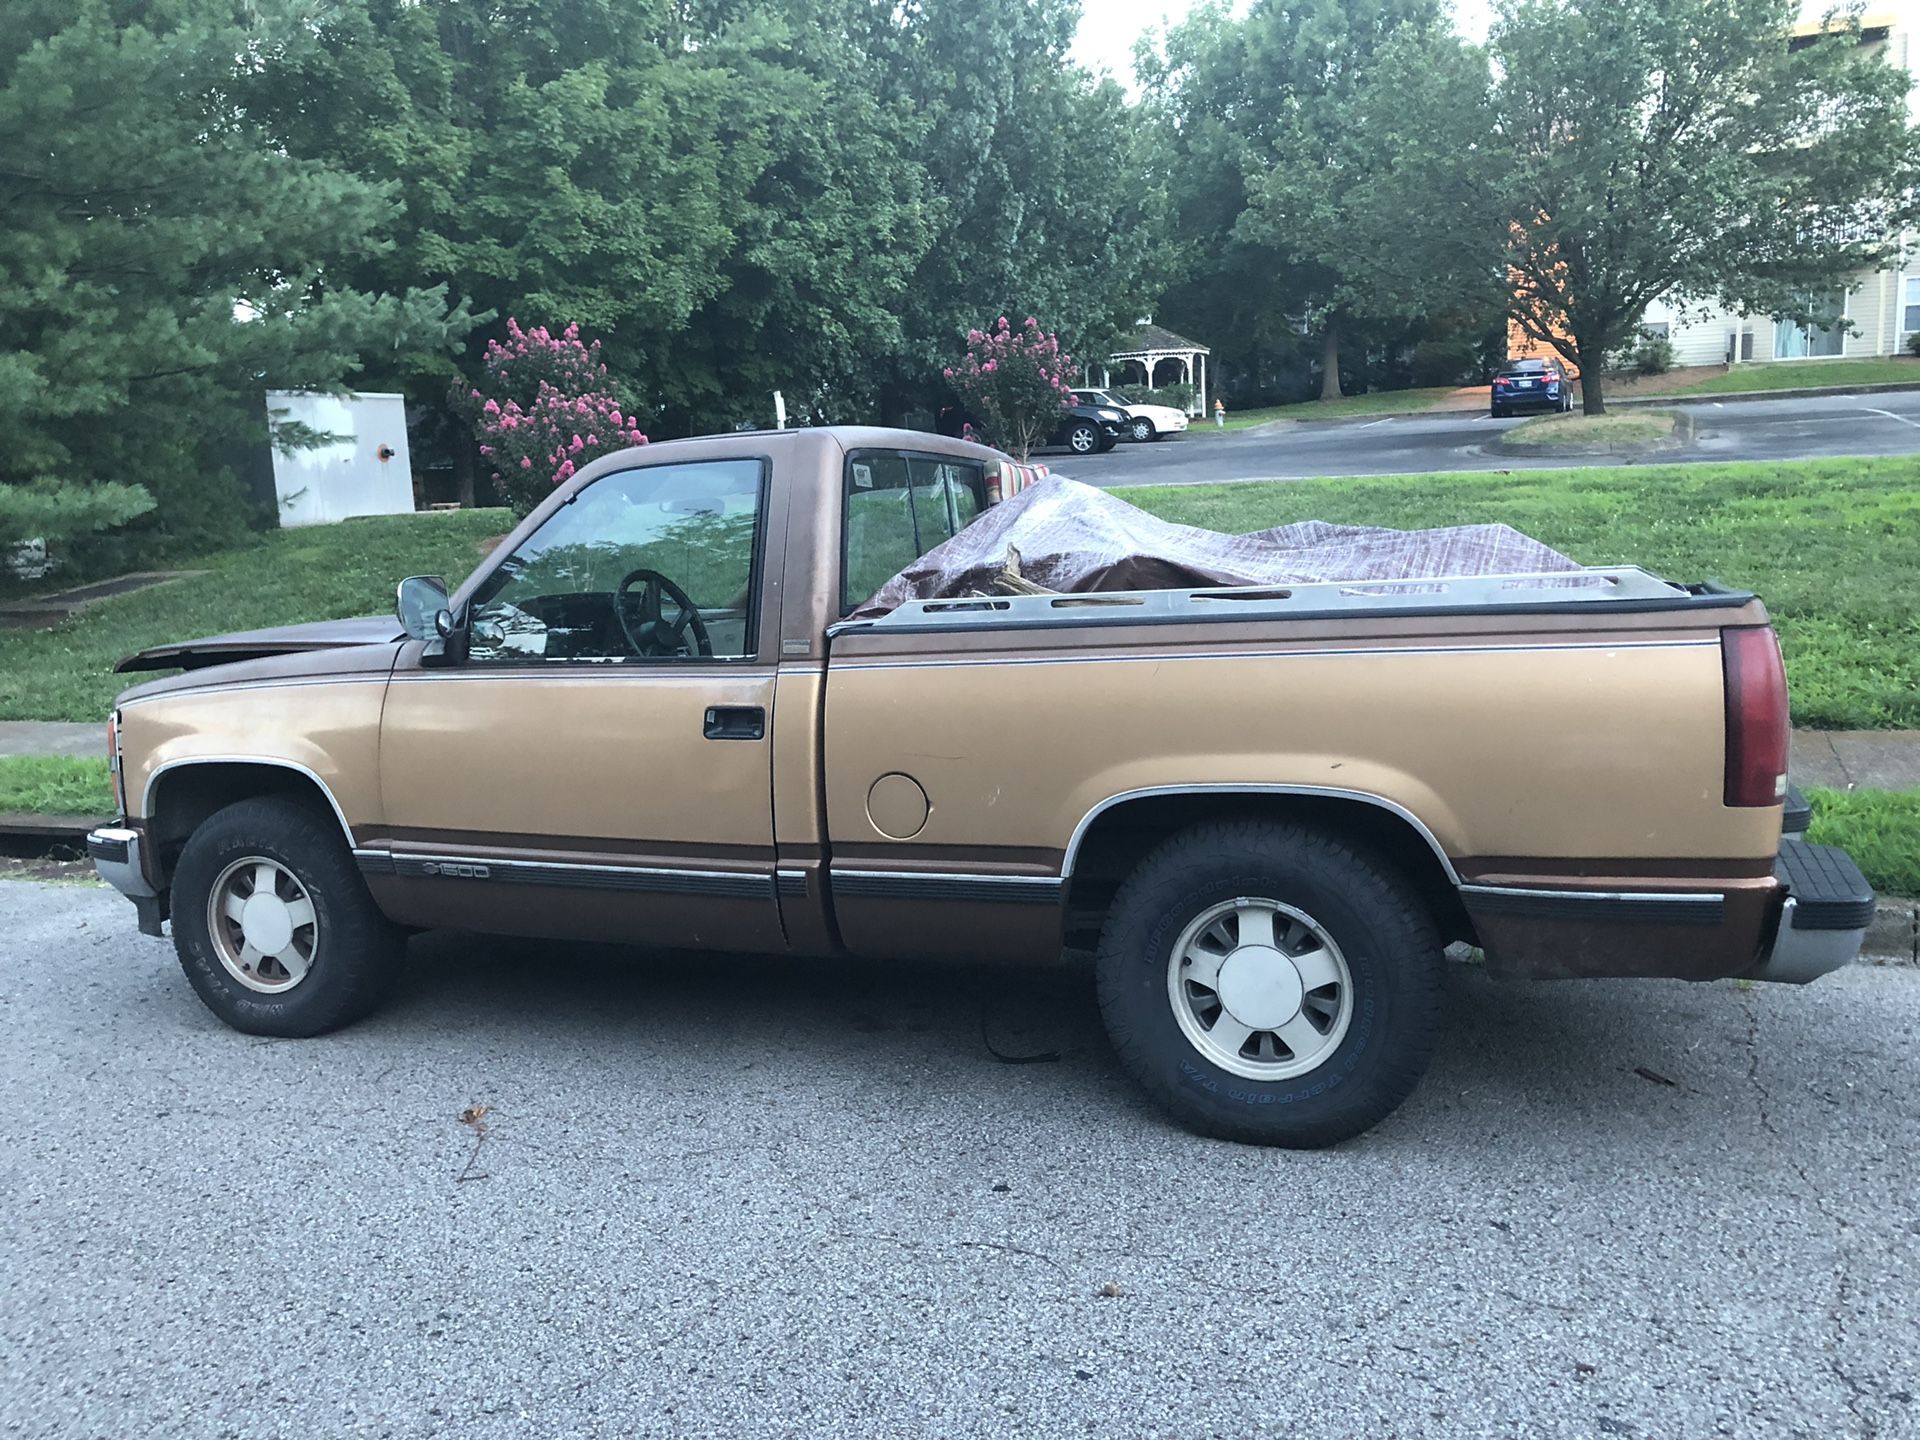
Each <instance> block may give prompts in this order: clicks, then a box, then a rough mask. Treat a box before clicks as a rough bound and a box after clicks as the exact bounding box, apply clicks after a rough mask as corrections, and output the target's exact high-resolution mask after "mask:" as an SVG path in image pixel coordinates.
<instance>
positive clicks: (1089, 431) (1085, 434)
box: [1067, 420, 1100, 455]
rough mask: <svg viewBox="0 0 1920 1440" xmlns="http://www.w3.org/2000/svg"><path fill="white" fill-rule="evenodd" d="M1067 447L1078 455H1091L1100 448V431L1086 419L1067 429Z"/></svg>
mask: <svg viewBox="0 0 1920 1440" xmlns="http://www.w3.org/2000/svg"><path fill="white" fill-rule="evenodd" d="M1067 448H1068V449H1069V450H1071V451H1073V453H1074V454H1076V455H1091V454H1093V452H1094V451H1095V450H1098V449H1099V448H1100V431H1099V430H1098V429H1097V428H1095V427H1094V426H1093V425H1091V424H1089V423H1088V422H1087V421H1085V420H1081V421H1079V422H1077V423H1076V424H1075V425H1074V427H1073V428H1072V429H1071V430H1069V431H1067Z"/></svg>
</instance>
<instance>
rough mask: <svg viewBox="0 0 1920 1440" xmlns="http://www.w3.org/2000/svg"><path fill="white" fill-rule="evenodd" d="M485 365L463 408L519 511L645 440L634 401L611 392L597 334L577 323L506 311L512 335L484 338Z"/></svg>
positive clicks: (502, 490) (497, 482)
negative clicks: (528, 322)
mask: <svg viewBox="0 0 1920 1440" xmlns="http://www.w3.org/2000/svg"><path fill="white" fill-rule="evenodd" d="M481 365H482V369H483V372H484V374H483V377H482V380H481V383H480V385H478V386H475V387H473V389H472V390H471V391H470V392H469V394H468V396H467V403H466V406H465V407H464V408H466V409H468V410H469V411H470V412H471V413H472V415H473V417H474V429H475V432H476V434H477V436H478V438H479V440H480V454H481V457H482V458H483V459H485V460H486V461H487V462H488V463H489V464H490V465H492V466H493V484H494V488H495V489H496V490H497V491H498V492H499V495H500V498H501V500H503V501H504V502H505V503H506V504H507V505H508V506H509V507H510V508H511V509H512V510H513V512H514V514H516V515H525V514H527V513H528V512H529V511H531V510H532V509H533V508H534V507H535V506H536V505H538V504H539V503H540V502H541V501H542V500H544V499H546V498H547V495H548V493H549V492H550V491H551V490H552V489H553V487H554V486H556V485H559V484H561V483H562V482H564V481H566V480H570V479H572V478H573V475H574V472H575V471H577V470H578V469H580V467H581V466H583V465H586V464H587V463H588V462H590V461H593V460H597V459H599V457H600V456H602V455H610V454H612V453H613V452H614V451H616V450H624V449H626V448H627V447H628V446H630V445H644V444H646V443H647V437H646V436H645V435H644V434H642V433H641V430H640V422H639V420H638V419H637V418H636V417H635V416H634V415H633V413H632V406H631V403H630V402H626V401H622V400H621V399H620V398H619V397H618V396H617V395H615V394H614V393H613V392H612V389H611V386H612V381H611V379H610V378H609V376H608V374H607V367H606V366H605V365H604V364H603V363H601V360H600V342H599V341H598V340H595V341H594V342H593V343H592V344H587V343H586V342H584V341H582V340H581V338H580V327H579V326H578V325H569V326H567V328H566V329H565V330H563V331H562V332H561V333H560V334H558V335H555V334H553V333H551V332H550V331H549V330H548V329H547V327H546V326H544V325H536V326H534V327H533V328H532V329H531V330H524V329H522V328H521V326H520V323H519V322H518V321H517V320H514V319H513V318H512V317H508V320H507V338H506V339H505V340H504V341H501V340H491V341H489V342H487V350H486V356H485V358H484V359H483V360H482V362H481Z"/></svg>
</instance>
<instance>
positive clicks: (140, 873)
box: [89, 428, 1873, 1146]
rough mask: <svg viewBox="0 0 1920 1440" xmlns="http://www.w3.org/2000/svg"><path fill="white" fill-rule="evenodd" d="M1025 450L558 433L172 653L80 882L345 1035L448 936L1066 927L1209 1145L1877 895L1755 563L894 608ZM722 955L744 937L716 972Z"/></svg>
mask: <svg viewBox="0 0 1920 1440" xmlns="http://www.w3.org/2000/svg"><path fill="white" fill-rule="evenodd" d="M1009 463H1010V462H1008V461H1007V459H1006V457H1005V456H1002V455H1000V454H999V453H998V452H995V451H993V450H989V449H986V448H984V447H982V446H979V445H975V444H972V443H969V442H966V441H962V440H956V439H949V438H945V437H941V436H937V435H928V434H920V433H914V432H906V431H894V430H881V429H852V428H832V429H809V430H796V431H783V432H778V433H762V434H733V435H722V436H712V437H706V438H701V439H693V440H683V441H673V442H669V443H665V444H657V445H649V446H645V447H643V448H638V449H633V450H628V451H624V452H621V453H619V454H616V455H610V456H607V457H605V458H602V459H600V460H598V461H596V462H595V463H593V464H591V465H589V466H587V467H586V468H585V469H583V470H582V471H581V472H580V473H579V474H578V475H577V476H575V477H574V478H573V479H571V480H570V481H569V482H568V483H566V484H564V485H562V486H561V487H559V488H558V489H557V490H556V491H555V492H554V493H553V495H552V496H550V497H549V498H548V499H547V500H546V501H545V502H544V503H543V504H541V505H540V507H539V508H538V509H536V510H535V511H534V512H533V513H532V514H531V515H529V516H528V517H527V519H526V520H525V521H523V522H522V523H521V524H520V525H519V526H518V528H516V529H515V530H514V531H513V533H512V534H511V535H509V536H508V537H507V538H506V539H505V540H504V541H503V542H502V543H501V544H500V546H499V547H498V548H497V549H496V550H495V551H494V553H493V554H492V556H491V557H490V558H489V559H487V560H486V561H485V562H483V563H482V564H481V565H480V567H479V568H478V569H477V570H476V571H475V572H474V573H473V574H472V575H471V576H469V577H468V578H467V579H466V580H465V582H464V583H462V584H461V585H460V586H459V587H458V588H457V589H455V590H454V591H453V592H452V593H451V594H449V593H448V591H447V589H446V587H445V585H444V584H443V583H442V582H440V581H439V580H437V579H428V578H420V577H415V578H413V579H410V580H407V581H405V582H403V583H402V584H401V586H400V588H399V605H398V615H397V617H396V618H394V619H385V620H381V619H375V620H354V621H343V622H330V623H325V624H320V625H307V626H295V627H291V628H288V629H285V630H275V631H261V632H254V633H251V634H242V635H232V636H225V637H217V638H214V639H211V640H205V641H194V642H188V643H185V644H181V645H172V646H162V647H159V648H157V649H154V650H150V651H146V652H143V653H142V654H140V655H138V656H134V657H131V658H130V659H129V660H128V661H126V662H123V665H122V668H123V669H140V668H158V669H178V670H180V671H181V672H182V673H179V674H176V675H171V676H167V677H165V678H159V679H154V680H150V681H148V682H147V683H145V684H141V685H138V686H136V687H135V688H133V689H131V690H128V691H127V692H126V693H125V694H123V695H122V696H121V697H120V698H119V700H118V702H117V708H116V710H115V712H114V715H113V718H112V721H111V723H110V726H109V749H110V751H111V754H112V757H113V771H114V778H115V783H116V787H117V790H118V797H119V802H120V805H121V807H122V812H123V817H124V818H122V819H121V820H120V821H119V822H118V823H117V824H115V825H113V826H110V827H106V828H103V829H101V830H99V831H97V832H95V833H94V834H93V835H92V836H91V837H90V840H89V848H90V850H91V853H92V855H93V856H94V858H95V861H96V864H97V866H98V868H99V870H100V871H101V873H102V874H103V875H104V876H105V877H106V878H107V879H108V880H110V881H112V882H113V883H114V884H115V885H116V886H117V887H118V888H119V889H120V890H122V891H123V892H124V893H125V894H127V895H128V896H129V897H131V898H132V900H133V902H134V904H135V906H136V908H137V911H138V916H139V922H140V927H141V929H142V930H143V931H145V932H146V933H148V934H153V935H158V934H160V933H161V932H162V923H163V922H164V921H166V920H167V919H169V918H171V921H172V932H173V942H174V946H175V949H176V950H177V952H178V956H179V960H180V963H181V965H182V966H183V968H184V970H185V972H186V976H187V979H188V980H189V981H190V982H191V983H192V985H193V987H194V988H195V990H196V991H198V993H199V995H200V997H201V998H202V999H203V1000H204V1001H205V1002H206V1004H207V1005H208V1007H210V1008H211V1009H212V1010H213V1011H214V1013H215V1014H216V1015H218V1016H219V1017H220V1018H221V1019H223V1020H225V1021H226V1022H227V1023H228V1024H230V1025H232V1026H235V1027H236V1028H238V1029H240V1030H243V1031H247V1032H249V1033H254V1034H266V1035H280V1036H304V1035H314V1034H318V1033H320V1032H323V1031H328V1030H332V1029H334V1028H336V1027H338V1026H341V1025H345V1024H347V1023H349V1022H350V1021H353V1020H355V1019H356V1018H358V1017H360V1016H363V1015H365V1014H367V1013H368V1012H369V1011H370V1010H371V1009H372V1008H373V1007H374V1006H375V1005H376V1004H377V1003H378V1002H379V1000H380V999H381V997H382V995H383V994H384V993H385V992H386V990H387V988H388V987H389V985H390V984H391V983H392V981H393V979H394V976H395V973H396V971H397V969H398V967H399V966H400V964H401V961H402V957H403V954H404V950H405V945H406V936H407V935H408V933H409V932H412V931H417V930H421V929H425V928H431V927H457V928H461V929H465V930H469V931H481V932H495V933H504V934H513V935H522V936H535V937H542V938H549V939H554V940H575V939H578V940H596V941H616V942H627V943H631V944H642V945H646V946H650V947H684V948H695V949H700V950H708V951H717V952H729V951H730V952H787V953H792V954H795V955H807V956H834V955H853V956H862V957H880V958H889V959H903V960H904V959H912V958H916V957H923V956H924V957H934V956H945V957H982V956H993V957H999V958H1001V959H1008V960H1016V961H1032V962H1043V961H1051V960H1055V959H1057V958H1058V957H1059V956H1060V954H1061V952H1062V951H1063V949H1072V948H1077V949H1091V950H1093V951H1094V952H1095V958H1094V960H1093V974H1094V979H1095V984H1096V989H1097V992H1098V998H1099V1004H1100V1007H1101V1010H1102V1012H1103V1015H1104V1018H1105V1022H1106V1025H1107V1028H1108V1030H1109V1033H1110V1035H1111V1037H1112V1041H1113V1044H1114V1047H1115V1049H1116V1051H1117V1053H1118V1055H1119V1057H1120V1059H1121V1061H1122V1062H1123V1063H1124V1065H1125V1067H1126V1069H1127V1070H1129V1071H1130V1072H1131V1073H1132V1075H1133V1076H1134V1077H1135V1078H1136V1079H1137V1080H1138V1082H1139V1083H1140V1085H1141V1086H1142V1087H1143V1088H1144V1089H1145V1090H1146V1091H1147V1092H1148V1093H1149V1094H1150V1095H1151V1096H1152V1097H1154V1098H1155V1099H1156V1100H1157V1101H1158V1102H1159V1103H1160V1104H1161V1105H1163V1106H1164V1107H1165V1108H1166V1109H1167V1110H1168V1111H1169V1112H1171V1114H1172V1115H1173V1116H1175V1117H1176V1118H1177V1119H1179V1120H1180V1121H1181V1122H1183V1123H1185V1124H1187V1125H1189V1126H1191V1127H1193V1128H1195V1129H1197V1130H1200V1131H1202V1132H1205V1133H1208V1134H1212V1135H1216V1136H1222V1137H1227V1138H1231V1139H1236V1140H1241V1141H1248V1142H1256V1143H1267V1144H1280V1145H1290V1146H1315V1145H1325V1144H1329V1143H1333V1142H1336V1141H1339V1140H1341V1139H1344V1138H1346V1137H1349V1136H1352V1135H1355V1134H1358V1133H1359V1132H1361V1131H1363V1130H1365V1129H1367V1128H1368V1127H1369V1126H1371V1125H1373V1124H1374V1123H1376V1122H1377V1121H1379V1120H1380V1119H1381V1118H1382V1117H1383V1116H1385V1115H1387V1114H1388V1113H1389V1112H1390V1111H1391V1110H1392V1109H1393V1108H1394V1107H1395V1106H1396V1105H1398V1104H1399V1103H1400V1101H1401V1100H1403V1099H1404V1098H1405V1097H1406V1096H1407V1094H1408V1093H1409V1092H1410V1091H1411V1090H1412V1089H1413V1087H1414V1085H1415V1084H1416V1082H1417V1081H1418V1079H1419V1076H1420V1074H1421V1072H1422V1070H1423V1068H1424V1067H1425V1065H1426V1064H1427V1060H1428V1057H1429V1055H1430V1054H1431V1052H1432V1050H1433V1048H1434V1046H1435V1043H1436V1041H1437V1038H1438V1035H1439V1030H1440V1023H1441V1011H1442V990H1443V982H1444V969H1445V951H1446V947H1447V946H1448V945H1449V944H1450V942H1466V943H1468V944H1471V945H1473V946H1477V947H1479V949H1480V950H1481V951H1482V952H1484V957H1485V964H1486V965H1487V966H1488V968H1489V969H1490V970H1491V971H1492V972H1493V973H1494V974H1495V975H1498V976H1507V977H1575V976H1586V977H1597V976H1641V977H1646V976H1667V977H1679V978H1683V979H1689V980H1715V979H1720V978H1723V977H1730V976H1743V977H1749V978H1752V979H1756V980H1786V981H1806V980H1810V979H1812V978H1814V977H1815V976H1818V975H1820V974H1822V973H1824V972H1826V971H1828V970H1831V969H1833V968H1834V967H1836V966H1839V965H1842V964H1844V963H1846V962H1847V961H1848V960H1850V959H1851V958H1852V957H1853V956H1854V955H1855V954H1856V953H1857V951H1858V949H1859V946H1860V943H1861V939H1862V935H1863V931H1864V928H1865V926H1866V924H1867V922H1868V919H1869V917H1870V914H1871V911H1872V907H1873V897H1872V893H1871V891H1870V890H1868V889H1867V887H1866V885H1865V884H1864V882H1863V881H1862V880H1861V877H1860V874H1859V871H1858V870H1857V869H1856V868H1855V867H1854V866H1853V864H1852V863H1851V861H1849V860H1848V858H1847V857H1846V855H1845V854H1844V853H1842V852H1841V851H1838V850H1835V849H1831V848H1828V847H1822V846H1815V845H1809V844H1806V843H1805V842H1804V841H1802V840H1799V839H1794V838H1789V839H1787V840H1785V841H1784V842H1783V838H1782V814H1783V797H1784V796H1785V795H1786V793H1787V786H1786V773H1785V772H1786V754H1787V701H1786V682H1785V676H1784V673H1783V670H1782V666H1781V661H1780V651H1779V647H1778V645H1777V643H1776V641H1775V638H1774V634H1773V631H1772V629H1771V628H1770V627H1769V625H1768V623H1767V616H1766V612H1765V610H1764V609H1763V608H1762V606H1761V604H1760V602H1759V601H1758V600H1756V599H1755V598H1754V597H1753V596H1751V595H1748V594H1744V593H1739V592H1736V591H1731V590H1727V589H1725V588H1722V587H1717V586H1712V585H1694V586H1682V585H1676V584H1670V583H1668V582H1666V581H1664V580H1660V579H1657V578H1655V577H1654V576H1651V575H1649V574H1647V573H1645V572H1644V571H1640V570H1635V569H1632V568H1630V567H1629V568H1621V569H1606V568H1602V569H1590V570H1586V571H1581V572H1575V573H1574V575H1573V576H1572V577H1571V578H1570V577H1569V575H1567V574H1564V573H1563V574H1555V575H1546V576H1533V577H1528V576H1507V577H1491V578H1487V577H1481V578H1477V579H1460V580H1439V581H1435V580H1423V581H1420V582H1418V583H1407V584H1392V583H1384V584H1383V583H1365V584H1361V583H1344V584H1323V583H1316V584H1302V585H1296V586H1288V587H1283V588H1278V589H1275V588H1265V589H1251V588H1241V589H1226V590H1156V591H1146V592H1136V593H1126V594H1111V593H1109V594H1077V595H1051V594H1038V595H1033V594H1023V595H1015V596H997V595H996V596H991V597H984V598H965V597H961V598H950V599H940V600H916V601H912V602H909V603H907V604H905V605H902V606H900V607H898V608H896V609H894V610H892V611H891V612H889V613H886V614H884V615H881V616H879V617H877V618H871V619H849V618H848V617H849V616H851V615H852V613H853V612H854V611H855V610H856V609H857V608H859V606H860V603H861V602H862V601H863V600H865V599H866V598H867V597H868V596H869V595H870V594H871V593H872V592H873V591H874V590H875V589H877V588H878V587H879V586H880V585H881V584H882V582H884V581H885V580H887V579H888V578H890V577H891V576H892V575H894V574H895V573H896V572H898V571H900V570H902V569H903V568H905V567H906V566H907V565H908V564H909V563H910V562H912V561H913V560H914V559H915V558H916V557H918V556H919V555H920V554H922V553H924V552H925V551H927V550H928V549H930V548H931V547H932V546H934V545H936V544H938V543H939V542H941V541H942V540H944V539H946V538H947V537H948V536H950V535H952V534H954V533H956V532H957V531H958V530H959V528H960V527H962V526H964V525H965V524H967V523H968V522H969V520H971V519H972V518H974V517H975V516H976V515H978V514H979V513H980V512H981V511H982V510H983V508H984V507H986V506H987V505H989V504H990V503H992V502H993V500H994V498H995V496H996V493H997V486H998V481H999V477H1000V476H1001V475H1003V474H1004V473H1006V471H1005V467H1006V466H1007V465H1008V464H1009ZM715 963H716V964H724V963H725V962H724V961H723V960H720V961H716V962H715Z"/></svg>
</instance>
